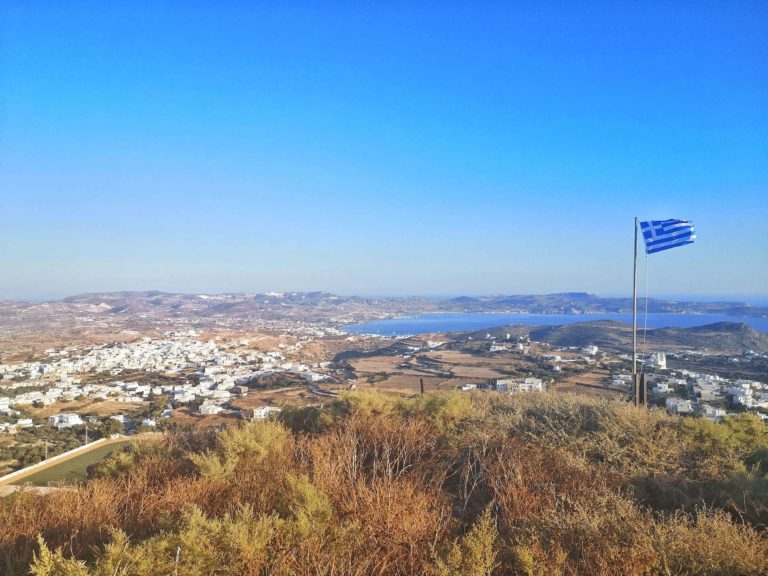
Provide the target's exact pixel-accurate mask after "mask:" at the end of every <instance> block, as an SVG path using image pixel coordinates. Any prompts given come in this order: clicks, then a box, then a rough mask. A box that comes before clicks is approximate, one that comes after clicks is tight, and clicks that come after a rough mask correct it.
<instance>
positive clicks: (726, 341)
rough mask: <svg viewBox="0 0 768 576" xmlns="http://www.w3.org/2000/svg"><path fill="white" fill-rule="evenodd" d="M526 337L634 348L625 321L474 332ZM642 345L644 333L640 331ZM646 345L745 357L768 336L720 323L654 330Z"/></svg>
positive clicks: (767, 342) (767, 344) (767, 348)
mask: <svg viewBox="0 0 768 576" xmlns="http://www.w3.org/2000/svg"><path fill="white" fill-rule="evenodd" d="M510 332H512V333H515V334H516V335H520V334H527V335H528V336H529V337H530V338H531V339H532V340H535V341H537V342H546V343H548V344H552V345H555V346H563V347H565V346H578V347H582V346H587V345H590V344H594V345H596V346H598V347H599V348H600V349H602V350H605V351H608V352H614V353H622V352H623V353H626V352H628V351H631V347H632V326H630V325H629V324H625V323H623V322H615V321H611V320H598V321H594V322H578V323H575V324H563V325H557V326H538V327H525V328H524V327H521V326H517V325H516V326H502V327H498V328H493V329H491V330H482V331H479V332H475V333H472V334H471V335H472V336H473V337H475V338H483V337H485V336H486V334H488V333H490V334H492V335H494V336H497V337H503V335H505V334H507V333H510ZM638 338H639V341H640V342H642V339H643V330H642V328H639V329H638ZM645 339H646V346H647V348H648V349H651V350H654V351H662V352H663V351H671V350H680V349H685V348H690V349H696V350H702V351H707V350H713V351H717V352H718V353H720V354H742V353H744V352H747V351H750V350H752V351H755V352H761V353H768V334H765V333H763V332H759V331H757V330H755V329H753V328H751V327H750V326H749V325H747V324H744V323H738V322H718V323H715V324H707V325H704V326H697V327H694V328H655V329H648V331H647V333H646V334H645Z"/></svg>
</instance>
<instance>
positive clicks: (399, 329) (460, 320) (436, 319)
mask: <svg viewBox="0 0 768 576" xmlns="http://www.w3.org/2000/svg"><path fill="white" fill-rule="evenodd" d="M594 320H616V321H618V322H625V323H627V324H632V315H631V314H494V313H456V314H424V315H420V316H411V317H407V318H393V319H390V320H375V321H373V322H366V323H365V324H354V325H352V326H346V327H345V328H344V329H345V330H346V331H347V332H349V333H352V334H381V335H382V336H404V335H408V334H425V333H429V332H471V331H474V330H483V329H485V328H494V327H496V326H505V325H507V324H526V325H529V326H553V325H559V324H574V323H576V322H591V321H594ZM715 322H743V323H745V324H749V325H750V326H752V328H754V329H756V330H759V331H761V332H768V318H748V317H742V316H726V315H724V314H661V313H657V314H648V328H666V327H675V328H691V327H693V326H703V325H705V324H713V323H715ZM637 325H638V328H642V327H643V325H644V316H643V314H642V313H639V314H638V317H637Z"/></svg>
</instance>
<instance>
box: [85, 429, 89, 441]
mask: <svg viewBox="0 0 768 576" xmlns="http://www.w3.org/2000/svg"><path fill="white" fill-rule="evenodd" d="M85 443H86V444H88V424H86V425H85Z"/></svg>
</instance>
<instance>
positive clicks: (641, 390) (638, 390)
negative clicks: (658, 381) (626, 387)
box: [633, 374, 648, 406]
mask: <svg viewBox="0 0 768 576" xmlns="http://www.w3.org/2000/svg"><path fill="white" fill-rule="evenodd" d="M633 384H634V386H633V387H634V392H635V397H634V402H635V406H647V405H648V384H647V383H646V382H645V374H635V375H634V383H633Z"/></svg>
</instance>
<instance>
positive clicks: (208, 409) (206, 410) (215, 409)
mask: <svg viewBox="0 0 768 576" xmlns="http://www.w3.org/2000/svg"><path fill="white" fill-rule="evenodd" d="M222 410H224V409H223V408H222V407H221V406H219V405H218V404H201V405H200V414H204V415H211V414H219V413H220V412H221V411H222Z"/></svg>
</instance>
